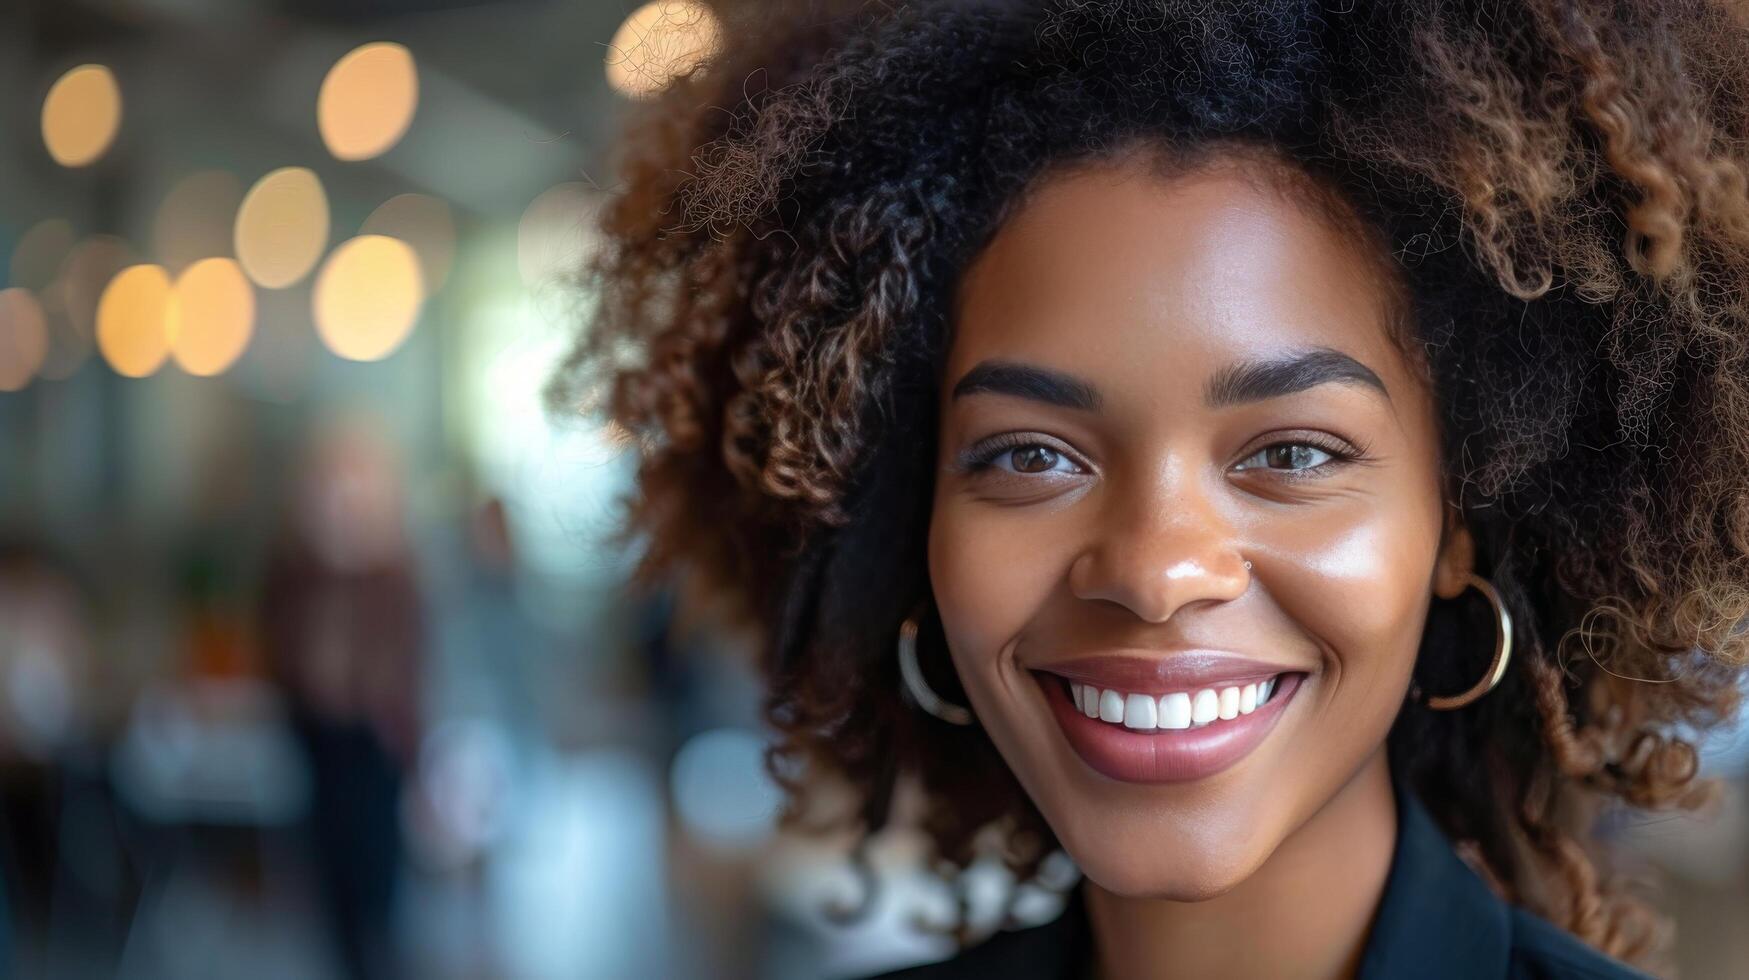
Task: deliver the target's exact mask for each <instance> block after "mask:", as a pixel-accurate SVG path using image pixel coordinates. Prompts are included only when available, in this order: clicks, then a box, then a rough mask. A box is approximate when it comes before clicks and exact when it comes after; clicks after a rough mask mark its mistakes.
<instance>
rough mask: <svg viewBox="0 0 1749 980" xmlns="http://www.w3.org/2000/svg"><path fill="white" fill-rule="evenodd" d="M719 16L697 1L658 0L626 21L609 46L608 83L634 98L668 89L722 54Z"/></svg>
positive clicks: (643, 7) (635, 11) (642, 8)
mask: <svg viewBox="0 0 1749 980" xmlns="http://www.w3.org/2000/svg"><path fill="white" fill-rule="evenodd" d="M719 43H721V37H720V30H719V28H718V25H717V18H716V15H715V14H713V13H712V12H711V9H710V7H708V6H706V5H705V4H703V3H699V2H697V0H652V2H650V3H646V4H644V5H643V6H642V7H639V8H638V9H637V10H634V11H632V14H631V16H629V17H627V18H626V19H625V22H624V23H623V24H621V25H620V27H619V30H617V31H615V32H614V35H613V40H612V41H609V42H608V45H607V61H606V68H607V82H608V84H609V85H612V86H613V87H614V88H615V89H616V90H618V91H619V92H620V93H622V94H624V95H629V96H631V97H632V98H646V97H648V96H651V95H654V94H656V93H657V92H660V91H662V90H663V89H664V88H667V87H668V83H670V82H672V81H673V80H674V79H675V77H677V76H679V75H684V74H686V73H687V72H689V71H691V70H692V69H693V68H694V67H696V66H697V65H698V64H700V63H701V62H703V61H706V60H709V59H710V58H711V57H712V56H713V55H715V53H716V49H717V45H718V44H719Z"/></svg>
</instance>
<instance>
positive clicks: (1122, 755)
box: [1033, 671, 1306, 783]
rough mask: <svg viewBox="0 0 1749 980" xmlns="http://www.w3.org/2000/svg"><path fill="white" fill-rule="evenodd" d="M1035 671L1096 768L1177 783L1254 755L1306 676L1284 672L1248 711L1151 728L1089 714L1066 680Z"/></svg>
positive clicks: (1074, 742)
mask: <svg viewBox="0 0 1749 980" xmlns="http://www.w3.org/2000/svg"><path fill="white" fill-rule="evenodd" d="M1033 676H1035V677H1036V678H1038V682H1039V686H1040V687H1043V688H1044V692H1045V700H1046V701H1048V702H1050V706H1051V713H1052V714H1054V715H1056V717H1057V724H1058V725H1060V726H1062V729H1063V735H1064V736H1065V737H1067V738H1068V740H1069V745H1070V746H1071V747H1072V748H1074V750H1075V753H1076V754H1077V755H1079V756H1080V757H1081V759H1082V761H1084V762H1086V763H1087V765H1088V766H1089V767H1090V768H1092V769H1093V770H1094V771H1095V772H1098V773H1100V774H1102V775H1105V776H1109V777H1111V778H1112V779H1117V780H1122V781H1123V782H1127V783H1175V782H1184V781H1187V780H1192V779H1202V778H1204V777H1207V776H1212V775H1214V774H1215V773H1218V772H1220V771H1222V770H1223V769H1226V768H1227V767H1229V766H1231V765H1233V764H1234V763H1236V762H1238V761H1239V760H1240V759H1243V758H1244V757H1245V756H1246V755H1248V754H1250V752H1251V750H1252V749H1254V748H1256V747H1257V746H1258V744H1260V743H1261V742H1262V741H1263V739H1264V737H1265V736H1267V735H1268V734H1269V732H1270V730H1271V729H1273V728H1274V727H1275V723H1276V721H1277V720H1278V719H1280V718H1281V715H1282V712H1283V711H1284V710H1285V709H1286V708H1287V704H1288V702H1289V701H1291V700H1292V699H1293V696H1294V694H1296V693H1297V692H1298V691H1299V689H1300V682H1301V681H1302V680H1303V679H1304V678H1305V676H1306V675H1305V674H1302V673H1297V672H1296V673H1289V674H1283V675H1281V679H1280V680H1279V681H1277V682H1276V683H1277V688H1276V691H1275V694H1274V696H1273V697H1271V698H1270V699H1269V702H1268V703H1267V704H1265V705H1263V706H1262V707H1260V708H1258V709H1257V710H1256V711H1253V712H1251V713H1250V714H1248V715H1240V716H1239V717H1237V718H1229V719H1227V720H1225V721H1217V722H1214V723H1212V724H1209V725H1205V726H1203V727H1201V728H1180V729H1160V730H1157V731H1152V732H1139V731H1134V730H1131V729H1128V728H1124V727H1123V726H1121V725H1115V724H1112V723H1111V722H1109V721H1100V720H1099V719H1097V718H1089V717H1087V716H1086V715H1085V714H1083V713H1082V712H1081V711H1080V709H1078V708H1076V707H1075V705H1074V703H1073V702H1071V701H1070V700H1069V691H1068V682H1067V681H1066V680H1064V679H1063V678H1061V677H1059V676H1057V675H1056V674H1047V673H1044V672H1042V671H1035V672H1034V675H1033Z"/></svg>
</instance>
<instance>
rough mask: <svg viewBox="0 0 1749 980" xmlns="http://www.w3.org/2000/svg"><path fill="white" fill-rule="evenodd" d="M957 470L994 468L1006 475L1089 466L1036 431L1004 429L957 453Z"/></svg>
mask: <svg viewBox="0 0 1749 980" xmlns="http://www.w3.org/2000/svg"><path fill="white" fill-rule="evenodd" d="M959 465H960V470H961V471H962V472H965V473H981V472H986V471H990V470H995V471H998V472H1001V473H1003V474H1005V475H1009V476H1020V477H1028V476H1045V475H1050V474H1056V475H1063V476H1076V475H1080V474H1083V473H1088V472H1091V468H1090V467H1088V466H1085V465H1083V464H1082V463H1081V462H1080V460H1079V459H1078V458H1077V457H1076V456H1075V455H1074V454H1072V453H1070V452H1069V451H1068V450H1067V449H1065V448H1063V447H1059V446H1057V445H1054V444H1052V443H1049V442H1045V441H1042V440H1041V439H1040V437H1039V436H1038V435H1036V434H1031V433H1024V432H1007V433H1003V434H1002V435H999V436H992V437H990V438H988V439H985V440H983V441H981V442H979V443H977V444H975V445H973V446H972V447H971V448H970V449H967V450H966V451H965V452H963V453H962V454H960V459H959Z"/></svg>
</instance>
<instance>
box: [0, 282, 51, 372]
mask: <svg viewBox="0 0 1749 980" xmlns="http://www.w3.org/2000/svg"><path fill="white" fill-rule="evenodd" d="M48 352H49V330H48V323H47V321H46V320H45V319H44V317H43V308H42V305H41V304H40V303H38V302H37V301H36V297H35V296H33V295H31V292H30V290H28V289H24V288H21V287H18V286H14V287H12V288H10V289H0V391H18V390H19V389H21V388H23V387H24V386H25V385H27V384H30V379H31V378H34V377H36V372H37V370H38V369H40V368H41V367H42V363H43V358H44V357H46V356H47V355H48Z"/></svg>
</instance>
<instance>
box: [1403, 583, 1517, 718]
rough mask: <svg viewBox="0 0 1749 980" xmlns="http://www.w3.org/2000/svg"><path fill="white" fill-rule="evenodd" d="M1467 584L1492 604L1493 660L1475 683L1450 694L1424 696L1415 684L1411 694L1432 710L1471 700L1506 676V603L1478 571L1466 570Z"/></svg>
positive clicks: (1509, 644)
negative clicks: (1447, 695) (1475, 572)
mask: <svg viewBox="0 0 1749 980" xmlns="http://www.w3.org/2000/svg"><path fill="white" fill-rule="evenodd" d="M1469 584H1470V585H1473V586H1475V587H1476V588H1477V589H1480V590H1481V592H1482V594H1483V595H1484V596H1487V597H1488V602H1489V604H1490V605H1492V606H1493V607H1494V661H1493V662H1492V663H1490V664H1489V665H1488V672H1487V673H1486V674H1485V675H1483V677H1482V679H1481V680H1479V681H1477V682H1476V685H1475V686H1474V687H1472V688H1470V689H1469V690H1467V691H1465V692H1464V693H1462V694H1454V695H1452V696H1450V697H1426V696H1424V695H1423V694H1422V691H1421V685H1420V684H1416V685H1415V690H1414V692H1413V695H1412V697H1413V698H1414V699H1415V700H1416V701H1419V702H1420V703H1422V704H1425V705H1426V706H1427V707H1429V708H1432V709H1433V710H1435V711H1451V710H1453V709H1455V708H1462V707H1464V706H1465V705H1468V704H1471V703H1473V702H1474V701H1475V700H1476V699H1477V698H1480V697H1481V696H1482V695H1484V694H1487V693H1488V692H1489V691H1492V690H1493V689H1494V686H1495V685H1496V684H1499V683H1500V678H1502V677H1504V676H1506V664H1507V663H1508V662H1509V661H1510V660H1511V659H1512V614H1511V613H1508V612H1507V611H1506V603H1505V602H1503V601H1501V599H1500V593H1499V592H1498V591H1496V590H1495V589H1494V584H1493V583H1492V582H1489V581H1488V580H1487V579H1485V578H1482V577H1481V576H1480V575H1476V574H1474V573H1471V574H1470V577H1469Z"/></svg>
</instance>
